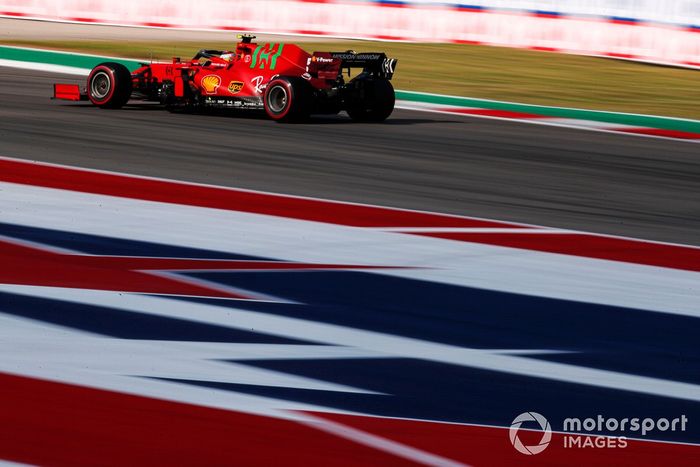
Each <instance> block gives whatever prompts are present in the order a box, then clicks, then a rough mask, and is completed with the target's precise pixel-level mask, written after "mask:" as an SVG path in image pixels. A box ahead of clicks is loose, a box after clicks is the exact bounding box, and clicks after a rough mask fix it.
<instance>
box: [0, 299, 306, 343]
mask: <svg viewBox="0 0 700 467" xmlns="http://www.w3.org/2000/svg"><path fill="white" fill-rule="evenodd" d="M0 313H7V314H10V315H13V316H21V317H23V318H29V319H33V320H37V321H42V322H44V323H51V324H55V325H58V326H64V327H68V328H72V329H78V330H80V331H85V332H91V333H94V334H100V335H103V336H109V337H114V338H119V339H154V340H172V341H193V342H229V343H234V342H235V343H249V344H312V343H311V342H306V341H303V340H298V339H288V338H284V337H277V336H271V335H267V334H261V333H258V332H253V331H242V330H237V329H231V328H228V327H224V326H216V325H210V324H204V323H197V322H194V321H187V320H181V319H176V318H166V317H160V316H154V315H149V314H144V313H137V312H132V311H124V310H118V309H112V308H106V307H99V306H91V305H83V304H79V303H74V302H64V301H60V300H51V299H44V298H37V297H29V296H24V295H15V294H10V293H4V292H0ZM313 344H314V345H318V344H317V343H313Z"/></svg>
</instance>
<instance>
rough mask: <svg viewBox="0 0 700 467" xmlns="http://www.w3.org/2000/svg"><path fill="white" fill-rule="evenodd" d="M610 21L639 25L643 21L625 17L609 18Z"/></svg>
mask: <svg viewBox="0 0 700 467" xmlns="http://www.w3.org/2000/svg"><path fill="white" fill-rule="evenodd" d="M608 20H610V21H619V22H623V23H635V24H636V23H639V22H641V20H639V19H637V18H627V17H625V16H608Z"/></svg>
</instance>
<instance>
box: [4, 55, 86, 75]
mask: <svg viewBox="0 0 700 467" xmlns="http://www.w3.org/2000/svg"><path fill="white" fill-rule="evenodd" d="M0 66H4V67H9V68H20V69H23V70H35V71H47V72H50V73H61V74H65V75H78V76H87V75H88V74H89V73H90V70H89V69H87V68H78V67H74V66H65V65H53V64H50V63H35V62H20V61H17V60H7V59H4V58H0Z"/></svg>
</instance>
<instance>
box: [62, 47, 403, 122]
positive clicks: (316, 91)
mask: <svg viewBox="0 0 700 467" xmlns="http://www.w3.org/2000/svg"><path fill="white" fill-rule="evenodd" d="M239 38H240V39H241V41H240V42H239V43H238V45H237V46H236V49H235V50H234V51H222V50H207V49H202V50H200V51H199V52H197V54H196V55H195V56H194V57H193V58H192V60H189V61H186V62H183V61H181V60H180V59H179V58H173V61H172V63H150V64H142V66H141V67H140V68H139V69H137V70H135V71H134V72H129V70H128V69H127V68H126V67H125V66H124V65H121V64H119V63H114V62H106V63H101V64H99V65H97V66H96V67H95V68H93V69H92V71H91V72H90V75H89V77H88V82H87V86H86V87H84V88H81V87H80V86H78V85H75V84H56V85H54V98H57V99H67V100H90V101H91V102H92V103H93V104H95V105H96V106H98V107H103V108H111V109H118V108H120V107H122V106H123V105H124V104H126V103H127V101H128V100H129V99H138V100H143V101H154V102H160V103H161V104H163V105H165V106H166V107H167V108H168V109H170V110H177V109H183V110H188V109H202V108H219V109H221V108H224V109H245V110H264V111H265V112H266V113H267V115H268V116H269V117H270V118H272V119H273V120H277V121H299V120H303V119H305V118H306V117H308V116H309V115H310V114H336V113H338V112H340V111H341V110H345V111H347V113H348V114H349V115H350V117H351V118H352V119H353V120H357V121H365V122H380V121H383V120H385V119H386V118H387V117H388V116H389V115H391V112H392V111H393V110H394V88H393V87H392V85H391V82H390V81H389V80H390V79H391V77H392V76H393V74H394V70H395V68H396V59H393V58H388V57H387V56H386V55H385V54H384V53H374V52H373V53H356V52H353V51H347V52H314V53H313V54H309V53H307V52H305V51H304V50H302V49H301V48H300V47H298V46H296V45H293V44H256V43H254V42H253V39H254V38H255V36H251V35H242V36H239ZM351 68H362V72H361V73H359V74H358V75H357V76H355V77H354V78H352V79H349V80H348V81H347V82H346V81H345V79H344V72H345V71H346V70H347V75H348V77H349V76H350V69H351Z"/></svg>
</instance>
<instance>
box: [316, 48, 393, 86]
mask: <svg viewBox="0 0 700 467" xmlns="http://www.w3.org/2000/svg"><path fill="white" fill-rule="evenodd" d="M397 62H398V60H396V59H395V58H389V57H387V56H386V54H385V53H384V52H361V53H357V52H354V51H347V52H314V53H313V55H312V56H311V58H310V59H309V64H308V67H307V68H308V69H307V71H308V72H309V73H314V72H315V73H318V77H319V78H328V79H332V78H333V77H334V76H333V75H337V73H338V72H339V71H340V70H343V69H346V68H362V71H363V73H367V74H370V75H373V76H376V77H378V78H384V79H391V78H392V76H394V71H395V70H396V63H397Z"/></svg>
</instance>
